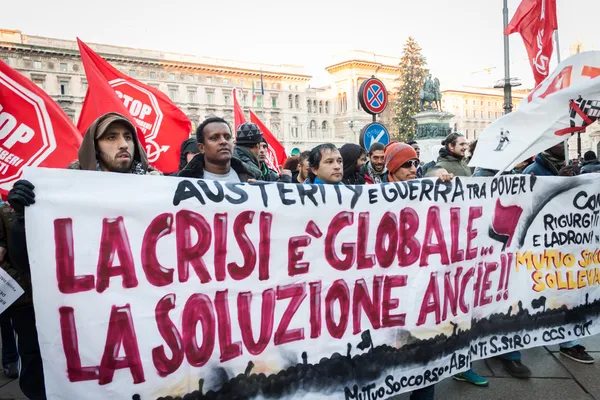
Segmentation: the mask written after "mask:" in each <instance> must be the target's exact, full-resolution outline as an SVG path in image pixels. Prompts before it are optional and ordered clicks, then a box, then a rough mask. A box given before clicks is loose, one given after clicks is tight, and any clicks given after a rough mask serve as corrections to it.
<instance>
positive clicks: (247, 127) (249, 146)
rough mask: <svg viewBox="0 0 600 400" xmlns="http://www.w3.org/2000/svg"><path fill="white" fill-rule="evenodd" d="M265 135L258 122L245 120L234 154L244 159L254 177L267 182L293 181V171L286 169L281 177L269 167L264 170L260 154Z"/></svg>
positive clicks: (237, 133) (238, 134)
mask: <svg viewBox="0 0 600 400" xmlns="http://www.w3.org/2000/svg"><path fill="white" fill-rule="evenodd" d="M262 141H263V135H262V133H261V132H260V129H258V126H257V125H256V124H253V123H251V122H244V123H243V124H241V125H240V126H239V127H238V129H237V132H236V143H235V149H234V156H235V157H236V158H238V159H239V160H240V161H242V162H243V163H244V164H245V165H246V168H247V169H248V171H249V172H250V173H251V174H252V179H256V180H260V181H267V182H277V181H279V182H285V183H290V182H291V181H292V173H291V172H289V173H288V171H286V173H285V174H282V176H281V177H279V175H278V174H277V173H276V172H275V171H272V172H273V174H272V173H271V172H270V171H269V169H268V168H267V170H266V171H263V169H262V167H261V162H260V160H259V158H258V157H259V155H260V152H261V147H262Z"/></svg>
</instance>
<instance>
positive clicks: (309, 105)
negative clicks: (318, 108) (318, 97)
mask: <svg viewBox="0 0 600 400" xmlns="http://www.w3.org/2000/svg"><path fill="white" fill-rule="evenodd" d="M306 111H307V112H309V113H310V112H312V101H310V100H306Z"/></svg>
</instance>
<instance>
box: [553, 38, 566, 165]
mask: <svg viewBox="0 0 600 400" xmlns="http://www.w3.org/2000/svg"><path fill="white" fill-rule="evenodd" d="M554 47H556V61H557V62H558V64H560V62H561V60H560V42H559V41H558V29H556V30H555V31H554ZM564 143H565V165H568V164H569V138H568V137H565V142H564Z"/></svg>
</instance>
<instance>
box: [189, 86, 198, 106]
mask: <svg viewBox="0 0 600 400" xmlns="http://www.w3.org/2000/svg"><path fill="white" fill-rule="evenodd" d="M197 102H198V96H197V95H196V90H195V89H188V103H197Z"/></svg>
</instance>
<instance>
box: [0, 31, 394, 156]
mask: <svg viewBox="0 0 600 400" xmlns="http://www.w3.org/2000/svg"><path fill="white" fill-rule="evenodd" d="M89 46H90V47H91V48H92V49H93V50H94V51H96V52H97V53H98V54H100V55H101V56H102V57H103V58H104V59H106V60H107V61H108V62H110V63H111V64H112V65H113V66H114V67H116V68H117V69H119V70H120V71H121V72H123V73H124V74H127V75H129V76H131V77H134V78H135V79H138V80H140V81H142V82H144V83H146V84H148V85H151V86H154V87H156V88H158V89H159V90H161V91H163V92H164V93H166V94H167V95H168V96H169V97H170V98H171V99H172V100H173V101H174V102H175V104H176V105H177V107H179V108H180V109H181V110H182V111H183V112H184V113H185V114H186V115H187V116H188V117H189V118H190V120H191V121H192V125H193V127H194V128H195V127H196V126H197V125H198V124H199V123H200V122H201V121H203V120H204V119H205V118H206V117H208V116H212V115H217V116H220V117H223V118H224V119H226V120H227V121H229V122H230V123H231V124H233V97H232V91H233V89H234V88H237V89H238V100H239V102H240V104H241V105H242V107H243V108H244V110H245V112H246V113H247V112H248V110H249V109H250V108H251V109H252V110H253V111H254V112H256V114H257V115H258V116H259V117H260V118H261V120H263V122H264V123H265V124H266V125H267V126H268V127H269V128H270V129H271V131H272V132H273V134H274V135H276V136H277V138H278V139H279V141H280V142H281V143H282V144H283V145H284V146H285V147H286V149H287V150H288V151H291V150H292V149H294V148H297V149H299V150H306V149H310V148H312V147H314V146H315V145H317V144H320V143H323V142H333V143H334V144H336V145H338V146H341V145H342V144H344V143H346V142H349V141H352V142H354V143H357V142H358V133H359V131H360V129H361V128H362V126H363V125H365V124H366V123H368V122H370V120H371V117H370V116H369V115H368V114H366V113H365V112H364V111H361V110H360V108H359V107H360V106H359V105H358V101H357V91H358V87H359V86H360V84H361V83H362V81H363V80H364V79H366V78H368V77H370V76H371V75H377V76H378V77H379V78H380V79H382V80H383V81H384V82H385V83H386V84H387V85H388V90H390V91H391V90H392V87H393V82H394V80H395V79H397V75H398V73H397V71H398V68H397V67H395V66H394V65H397V63H398V60H396V59H392V58H388V57H382V56H377V55H374V54H373V53H367V52H353V53H350V54H348V55H347V56H346V58H345V59H340V61H339V62H336V63H335V64H334V65H332V66H331V67H328V68H327V70H328V71H329V72H330V73H331V75H332V78H333V82H334V83H333V84H332V85H331V86H329V87H324V88H314V87H311V86H310V83H309V82H310V80H311V78H312V76H310V75H308V74H307V73H306V72H305V70H304V67H302V66H296V65H270V64H256V63H246V62H239V61H233V60H223V59H216V58H210V57H200V56H193V55H187V54H178V53H169V52H161V51H155V50H143V49H134V48H126V47H118V46H111V45H104V44H93V43H89ZM342 58H343V57H342ZM0 59H2V60H3V61H4V62H6V63H7V64H8V65H10V66H11V67H12V68H14V69H16V70H18V71H19V72H21V73H22V74H24V75H25V76H27V77H28V78H30V79H31V80H32V81H33V82H35V83H36V84H37V85H38V86H39V87H41V88H42V89H43V90H44V91H46V93H48V94H49V95H50V96H51V97H52V98H53V99H54V100H55V101H56V102H57V103H59V104H60V106H61V107H62V108H63V109H64V110H65V112H66V113H67V115H68V116H69V117H70V118H71V119H73V121H75V122H76V121H77V119H78V117H79V113H80V112H81V107H82V104H83V100H84V97H85V93H86V91H87V80H86V77H85V71H84V69H83V65H82V62H81V58H80V56H79V50H78V48H77V43H76V42H75V41H70V40H62V39H55V38H47V37H40V36H31V35H26V34H23V33H22V32H20V31H14V30H6V29H0ZM261 75H262V81H263V87H264V95H262V94H261ZM253 88H254V92H253ZM384 118H385V116H384Z"/></svg>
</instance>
